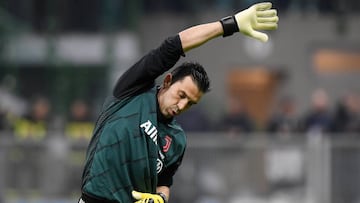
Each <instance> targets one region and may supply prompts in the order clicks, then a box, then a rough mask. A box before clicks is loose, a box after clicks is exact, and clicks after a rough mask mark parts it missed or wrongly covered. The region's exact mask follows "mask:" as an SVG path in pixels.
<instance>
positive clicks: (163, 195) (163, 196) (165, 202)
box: [157, 192, 167, 203]
mask: <svg viewBox="0 0 360 203" xmlns="http://www.w3.org/2000/svg"><path fill="white" fill-rule="evenodd" d="M157 194H158V195H159V196H160V197H161V198H162V199H163V200H164V203H167V199H166V195H165V194H164V193H161V192H159V193H157Z"/></svg>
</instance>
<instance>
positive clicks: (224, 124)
mask: <svg viewBox="0 0 360 203" xmlns="http://www.w3.org/2000/svg"><path fill="white" fill-rule="evenodd" d="M3 82H4V83H3V84H2V85H1V86H0V98H1V99H0V131H7V132H10V134H12V135H13V136H14V137H15V138H16V139H18V140H24V139H32V140H42V139H44V138H45V137H46V136H49V135H51V132H55V131H56V132H63V134H64V135H66V136H67V137H68V138H71V139H74V140H88V139H89V138H90V137H91V133H92V130H93V127H94V123H95V118H96V117H95V116H96V112H97V109H96V108H93V107H91V105H90V104H89V102H88V101H86V100H85V99H81V98H76V99H74V100H73V101H72V102H71V103H70V104H69V105H68V110H67V112H65V113H64V114H59V113H56V112H54V111H53V106H52V103H51V101H50V100H49V98H47V97H46V96H44V95H37V96H34V97H33V98H31V100H30V101H23V100H21V99H20V98H18V97H16V95H15V94H13V93H12V92H11V84H12V83H11V81H8V80H7V79H6V78H5V79H4V80H3ZM309 102H310V105H309V109H307V110H306V111H302V112H300V111H299V108H298V105H297V101H295V99H294V98H292V97H291V96H285V97H282V98H280V99H278V100H277V101H275V102H274V103H275V105H273V106H274V107H273V108H272V109H271V110H270V112H271V113H270V114H269V116H267V119H266V121H265V122H262V123H259V122H258V120H256V119H255V118H254V117H253V116H252V115H251V114H250V113H249V112H248V109H247V108H246V106H245V105H243V104H242V102H241V101H240V100H239V99H238V98H237V99H234V98H231V97H229V99H228V101H225V102H224V106H225V107H224V108H225V111H224V112H223V113H222V114H221V115H220V116H219V117H218V119H215V120H214V119H213V120H212V119H210V116H209V112H207V111H206V110H204V109H205V108H204V107H203V106H202V105H197V106H195V107H193V108H191V109H190V110H189V111H188V112H185V113H183V114H181V115H180V116H178V117H177V118H176V119H177V120H178V122H179V123H180V124H181V125H182V126H183V128H184V130H185V131H187V132H210V131H212V132H214V131H221V132H227V133H228V134H229V135H231V136H241V135H246V134H251V133H259V132H260V133H263V132H266V133H269V134H282V135H295V134H304V133H305V134H307V133H325V134H331V135H338V134H340V133H347V134H356V133H359V132H360V95H359V94H356V93H348V94H346V95H344V96H343V97H342V98H341V99H340V100H339V101H337V102H335V104H331V102H330V101H329V96H328V94H327V92H326V91H325V90H324V89H316V90H314V91H313V93H312V95H310V97H309ZM59 115H60V116H59Z"/></svg>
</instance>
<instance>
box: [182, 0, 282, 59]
mask: <svg viewBox="0 0 360 203" xmlns="http://www.w3.org/2000/svg"><path fill="white" fill-rule="evenodd" d="M271 7H272V4H271V3H270V2H265V3H258V4H254V5H252V6H251V7H249V8H248V9H245V10H243V11H241V12H239V13H237V14H235V15H233V16H229V17H226V18H223V19H221V20H220V21H218V22H213V23H207V24H201V25H197V26H193V27H190V28H188V29H186V30H184V31H181V32H180V33H179V36H180V40H181V43H182V47H183V50H184V52H187V51H189V50H191V49H193V48H196V47H198V46H200V45H202V44H204V43H206V42H207V41H209V40H211V39H213V38H216V37H219V36H221V35H222V36H224V37H226V36H229V35H232V34H233V33H234V32H239V31H240V32H241V33H242V34H244V35H246V36H249V37H252V38H255V39H257V40H260V41H262V42H266V41H267V40H268V36H267V34H265V33H262V32H260V31H263V30H275V29H277V23H278V21H279V18H278V16H277V11H276V10H275V9H271ZM259 30H260V31H259Z"/></svg>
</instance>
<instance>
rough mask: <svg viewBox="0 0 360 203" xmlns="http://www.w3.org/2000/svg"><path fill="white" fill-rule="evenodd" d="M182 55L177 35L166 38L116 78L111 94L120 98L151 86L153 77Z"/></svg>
mask: <svg viewBox="0 0 360 203" xmlns="http://www.w3.org/2000/svg"><path fill="white" fill-rule="evenodd" d="M183 55H184V51H183V49H182V45H181V41H180V37H179V35H176V36H173V37H169V38H167V39H166V40H165V41H164V42H163V43H162V44H161V45H160V46H159V47H158V48H156V49H153V50H152V51H150V52H149V53H148V54H146V55H145V56H143V57H142V58H141V59H140V60H139V61H138V62H137V63H135V64H134V65H133V66H131V67H130V68H129V69H128V70H127V71H126V72H125V73H124V74H123V75H122V76H121V77H120V78H119V79H118V81H117V83H116V85H115V88H114V90H113V96H115V97H116V98H118V99H121V98H124V97H128V96H132V95H135V94H137V93H140V92H143V91H145V90H147V89H149V88H151V87H153V86H154V83H155V82H154V81H155V79H156V78H157V77H158V76H160V75H161V74H163V73H164V72H165V71H167V70H169V69H170V68H172V67H173V66H174V65H175V64H176V63H177V61H178V60H179V59H180V57H181V56H183Z"/></svg>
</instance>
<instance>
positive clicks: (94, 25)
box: [0, 0, 360, 203]
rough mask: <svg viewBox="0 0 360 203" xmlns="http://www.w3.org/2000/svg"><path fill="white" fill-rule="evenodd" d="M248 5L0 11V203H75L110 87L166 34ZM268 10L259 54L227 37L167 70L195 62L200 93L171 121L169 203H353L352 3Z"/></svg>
mask: <svg viewBox="0 0 360 203" xmlns="http://www.w3.org/2000/svg"><path fill="white" fill-rule="evenodd" d="M255 2H258V1H253V0H206V1H205V0H199V1H189V0H184V1H175V0H167V1H166V0H147V1H141V0H102V1H100V0H2V1H0V203H42V202H44V203H47V202H53V203H55V202H56V203H68V202H76V201H77V198H78V197H79V194H80V191H79V189H80V178H81V169H82V164H83V160H84V153H85V149H86V146H87V143H88V141H89V136H90V135H91V130H92V124H93V121H94V120H95V118H96V115H97V113H98V110H99V107H100V106H101V104H102V102H103V100H104V98H105V96H106V95H107V94H108V93H109V92H110V91H111V87H112V85H113V84H114V82H115V80H116V79H117V77H118V76H119V75H121V73H122V72H123V71H125V70H126V69H127V68H128V67H129V66H130V65H131V64H132V63H134V62H135V61H136V60H137V59H138V58H139V57H141V56H142V55H143V54H145V53H146V52H147V51H149V50H150V49H152V48H154V47H156V46H157V45H159V44H160V43H161V42H162V40H163V39H165V38H166V37H167V36H170V35H173V34H176V33H177V32H179V31H181V30H182V29H184V28H186V27H189V26H191V25H195V24H200V23H204V22H209V21H216V20H218V19H220V18H222V17H224V16H227V15H231V14H233V13H235V12H236V11H239V10H242V9H245V8H247V7H248V6H249V5H251V4H253V3H255ZM271 2H273V4H274V7H275V8H277V9H278V13H279V16H280V22H279V29H278V30H277V31H274V32H269V35H270V41H269V42H268V43H266V44H262V43H259V42H256V41H254V40H252V39H248V38H246V37H244V36H241V35H239V34H237V35H234V36H232V37H228V38H224V39H222V38H219V39H216V40H214V41H212V42H210V43H208V44H206V45H204V46H202V47H199V48H198V49H196V50H192V51H191V52H189V53H188V54H187V56H186V57H185V58H183V59H181V60H180V61H179V63H181V62H183V61H185V60H186V61H198V62H199V63H201V64H203V65H204V66H205V67H206V68H207V70H208V73H209V75H210V77H211V80H212V91H211V92H210V93H208V94H207V95H206V96H205V97H204V98H203V100H202V102H201V104H200V105H198V106H196V107H194V108H193V109H191V110H189V112H188V113H185V114H184V115H182V116H180V117H179V118H178V120H179V122H180V123H181V124H182V125H183V127H184V129H185V130H187V131H188V145H189V146H188V150H187V153H186V156H185V159H184V161H183V165H182V167H181V168H180V169H179V172H178V174H177V175H176V178H175V184H174V186H173V190H172V197H171V202H173V203H183V202H194V203H218V202H219V203H220V202H222V203H223V202H228V203H235V202H236V203H243V202H252V203H263V202H270V203H297V202H299V203H300V202H302V203H303V202H307V203H359V202H360V194H359V192H358V188H359V187H360V174H359V171H360V170H359V169H360V141H359V137H360V136H359V135H360V80H359V76H360V24H359V21H360V12H359V10H360V2H359V1H355V0H314V1H309V0H306V1H305V0H303V1H301V0H276V1H271ZM194 124H195V125H194Z"/></svg>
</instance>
